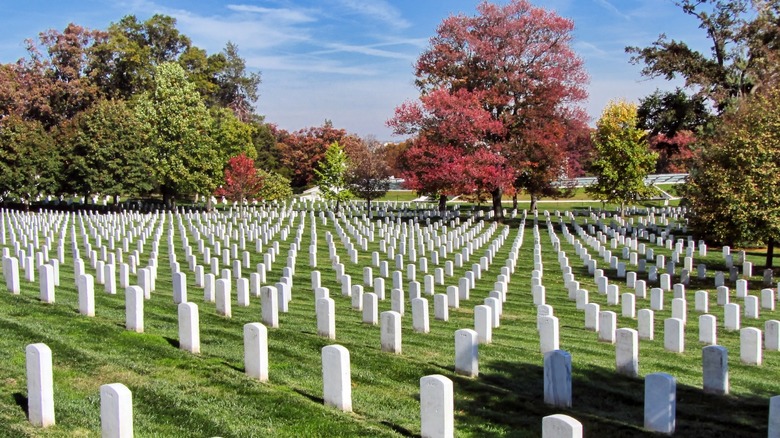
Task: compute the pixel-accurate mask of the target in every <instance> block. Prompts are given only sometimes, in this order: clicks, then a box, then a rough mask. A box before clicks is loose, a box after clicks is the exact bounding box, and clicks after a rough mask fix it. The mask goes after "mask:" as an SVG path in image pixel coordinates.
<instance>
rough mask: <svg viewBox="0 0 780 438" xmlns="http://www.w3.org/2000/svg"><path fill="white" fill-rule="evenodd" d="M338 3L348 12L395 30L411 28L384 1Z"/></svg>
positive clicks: (358, 0)
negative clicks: (379, 22) (382, 23)
mask: <svg viewBox="0 0 780 438" xmlns="http://www.w3.org/2000/svg"><path fill="white" fill-rule="evenodd" d="M338 3H339V4H340V5H341V6H342V7H344V8H346V9H347V10H348V11H351V12H354V13H356V14H359V15H362V16H364V17H366V18H368V19H371V20H376V21H381V22H384V23H387V24H389V25H391V26H393V27H394V28H397V29H406V28H408V27H409V26H411V23H409V21H407V20H406V19H404V18H403V17H402V16H401V13H400V12H399V11H398V9H396V8H395V7H393V6H392V5H390V4H389V3H388V2H386V1H384V0H338Z"/></svg>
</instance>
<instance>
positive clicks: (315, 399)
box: [293, 388, 325, 405]
mask: <svg viewBox="0 0 780 438" xmlns="http://www.w3.org/2000/svg"><path fill="white" fill-rule="evenodd" d="M293 391H295V392H296V393H298V394H300V395H302V396H304V397H306V398H308V399H309V400H311V401H313V402H314V403H317V404H319V405H321V404H324V403H325V399H324V398H322V397H318V396H316V395H314V394H309V393H308V392H305V391H304V390H302V389H298V388H293Z"/></svg>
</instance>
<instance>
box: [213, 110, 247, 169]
mask: <svg viewBox="0 0 780 438" xmlns="http://www.w3.org/2000/svg"><path fill="white" fill-rule="evenodd" d="M210 113H211V118H212V119H213V121H214V124H213V126H212V130H211V137H212V138H213V139H214V141H216V142H217V145H218V147H219V151H220V155H221V156H222V157H224V158H225V161H227V158H228V157H235V156H237V155H241V154H243V155H246V156H247V157H248V158H251V159H252V160H254V159H255V158H257V149H255V146H254V144H253V143H252V136H253V134H254V129H255V128H254V126H252V125H250V124H248V123H244V122H242V121H241V120H239V119H238V118H237V117H236V116H235V115H234V114H233V112H232V111H231V110H230V109H228V108H220V107H216V108H212V109H211V110H210Z"/></svg>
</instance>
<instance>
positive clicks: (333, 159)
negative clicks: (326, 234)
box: [314, 142, 352, 213]
mask: <svg viewBox="0 0 780 438" xmlns="http://www.w3.org/2000/svg"><path fill="white" fill-rule="evenodd" d="M317 167H318V168H317V169H314V174H315V175H317V184H318V185H319V188H320V193H321V194H322V197H323V198H325V200H327V201H335V202H336V213H338V212H339V205H340V204H341V203H342V202H345V201H347V200H349V199H351V198H352V193H351V192H350V191H349V185H348V184H347V169H348V168H349V158H347V154H346V153H345V152H344V148H343V147H342V146H341V145H340V144H339V143H338V142H333V143H331V144H330V146H328V148H327V149H326V150H325V158H324V159H323V160H322V161H320V163H319V165H318V166H317Z"/></svg>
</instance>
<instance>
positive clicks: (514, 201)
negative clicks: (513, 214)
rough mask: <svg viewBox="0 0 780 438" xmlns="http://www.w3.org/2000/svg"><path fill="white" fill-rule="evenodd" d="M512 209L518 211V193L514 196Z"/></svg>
mask: <svg viewBox="0 0 780 438" xmlns="http://www.w3.org/2000/svg"><path fill="white" fill-rule="evenodd" d="M512 209H513V210H515V211H517V192H515V194H514V195H512Z"/></svg>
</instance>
